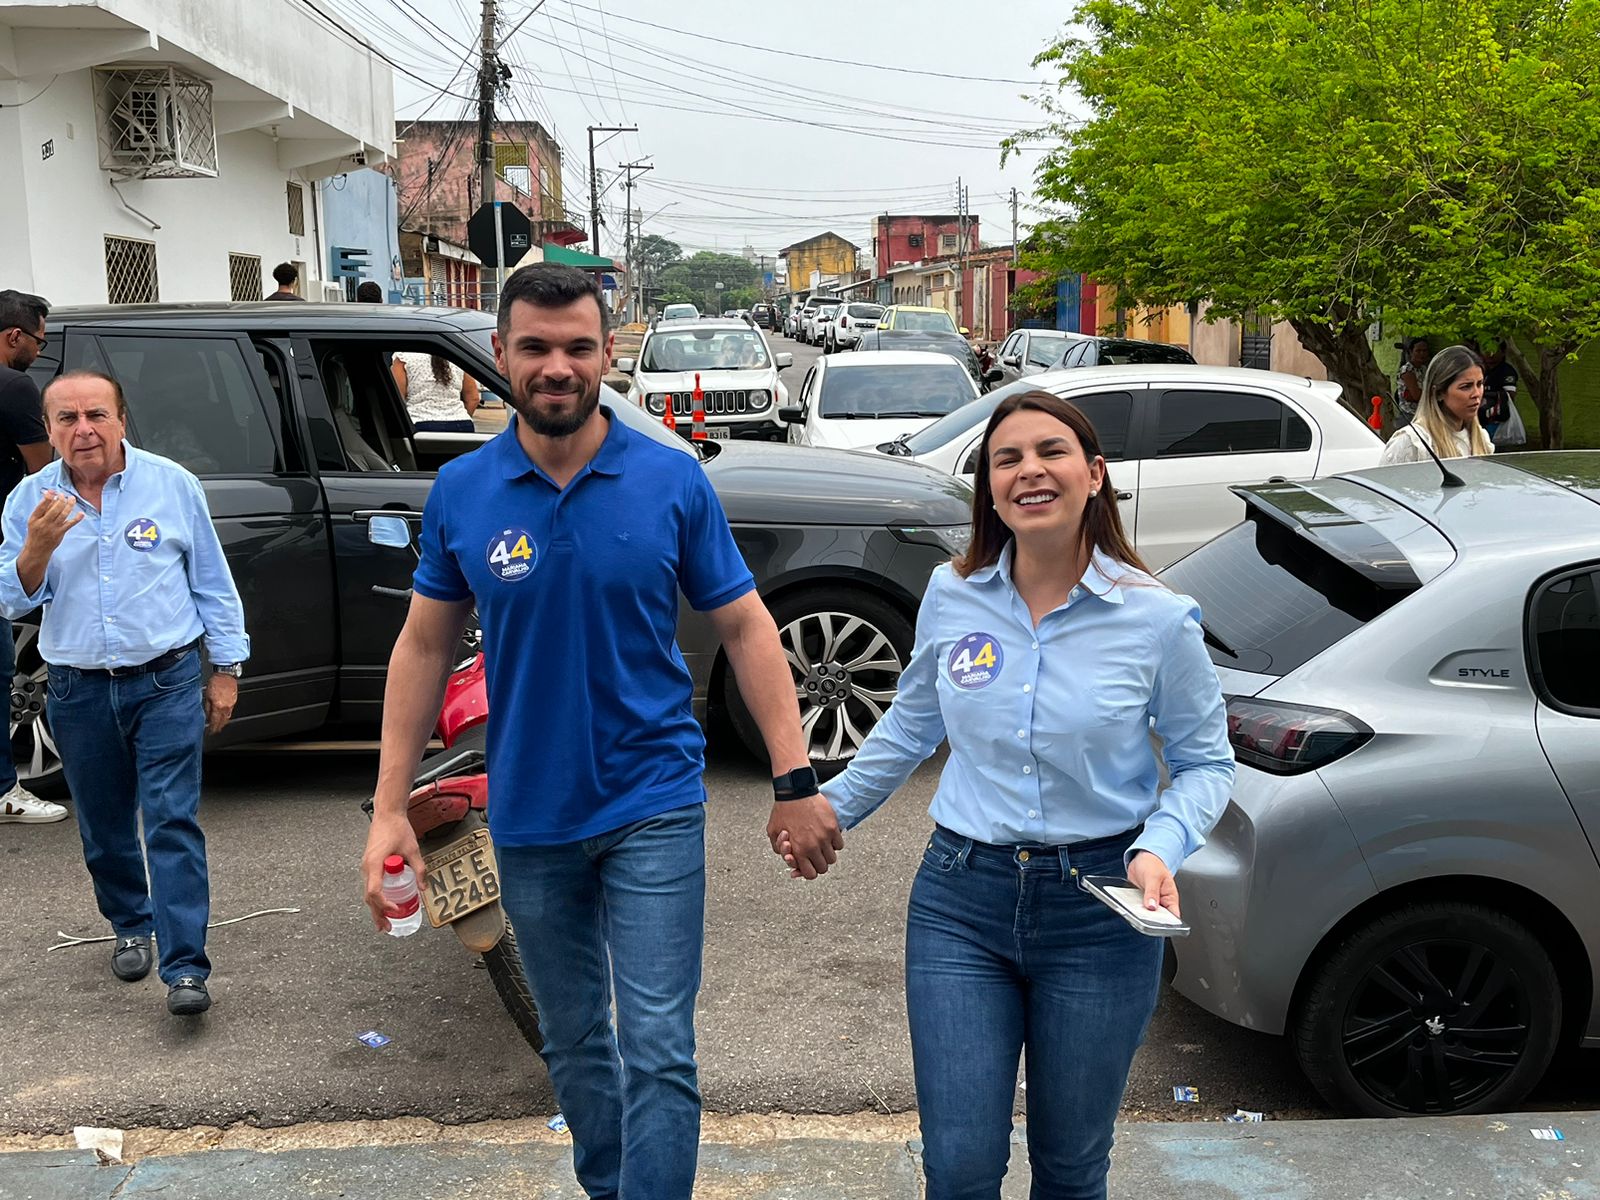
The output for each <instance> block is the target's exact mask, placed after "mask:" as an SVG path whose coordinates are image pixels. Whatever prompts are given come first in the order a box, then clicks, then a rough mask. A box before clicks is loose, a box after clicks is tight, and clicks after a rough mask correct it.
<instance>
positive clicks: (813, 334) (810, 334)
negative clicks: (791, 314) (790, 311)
mask: <svg viewBox="0 0 1600 1200" xmlns="http://www.w3.org/2000/svg"><path fill="white" fill-rule="evenodd" d="M837 311H839V302H838V301H837V300H813V301H812V302H811V305H810V307H808V308H807V310H806V312H805V313H804V315H803V316H802V317H801V318H800V319H801V322H802V324H801V328H800V340H801V341H802V342H807V343H809V344H811V345H813V346H820V345H822V326H823V322H825V321H827V319H828V318H829V317H831V316H833V314H834V313H836V312H837Z"/></svg>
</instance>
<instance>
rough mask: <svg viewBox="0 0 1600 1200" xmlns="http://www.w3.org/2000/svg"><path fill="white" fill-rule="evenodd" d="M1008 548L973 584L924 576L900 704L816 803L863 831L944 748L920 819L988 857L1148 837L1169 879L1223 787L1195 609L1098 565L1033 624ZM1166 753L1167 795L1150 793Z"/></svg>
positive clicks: (1097, 558)
mask: <svg viewBox="0 0 1600 1200" xmlns="http://www.w3.org/2000/svg"><path fill="white" fill-rule="evenodd" d="M1012 549H1013V544H1008V545H1007V546H1006V548H1005V550H1004V551H1003V552H1002V553H1001V556H1000V561H999V562H998V563H996V564H995V565H994V566H991V567H986V568H984V569H983V570H980V571H974V572H973V573H972V574H971V575H970V576H968V577H967V578H966V579H963V578H961V577H960V576H959V575H957V574H956V573H955V572H954V571H953V570H952V569H951V568H950V567H949V566H942V567H940V568H938V569H937V570H936V571H934V573H933V578H932V579H931V580H930V581H929V584H928V590H927V593H926V594H925V595H924V596H923V599H922V608H921V611H920V612H919V613H918V616H917V638H916V646H915V648H914V649H913V651H912V655H911V662H910V664H909V665H908V666H907V667H906V670H905V673H904V674H903V675H901V677H900V689H899V695H898V696H897V697H896V698H895V701H894V704H893V705H892V706H891V707H890V709H889V712H888V714H887V715H886V716H885V717H884V718H883V720H881V721H879V722H878V724H877V726H876V727H875V728H874V729H873V731H872V733H871V734H870V735H868V737H867V740H866V742H865V743H864V744H863V745H862V747H861V750H860V752H859V753H857V754H856V756H855V758H854V759H853V760H851V764H850V768H849V769H848V770H847V771H845V772H844V774H842V775H841V776H839V777H838V778H837V779H835V780H833V781H832V782H830V783H828V784H826V785H824V787H823V789H822V790H823V793H824V794H825V795H826V796H827V798H828V800H829V802H830V803H831V804H832V805H833V808H834V811H835V812H836V813H837V815H838V817H839V822H840V824H841V825H843V826H844V827H845V828H847V829H848V828H850V827H852V826H854V825H857V824H859V823H860V822H861V821H862V820H864V819H865V818H866V817H867V816H868V815H869V814H870V813H871V812H872V811H873V810H874V809H876V808H877V807H878V806H879V805H880V804H882V803H883V802H884V800H886V799H887V798H888V797H889V795H890V794H891V793H893V792H894V791H895V790H896V789H897V788H899V787H900V786H901V785H902V784H904V783H905V781H906V779H907V778H908V777H909V776H910V774H911V772H912V771H914V770H915V769H916V768H917V766H918V765H919V764H920V763H922V762H923V760H924V759H926V758H927V757H928V756H929V755H931V754H932V753H933V752H934V751H935V750H936V749H938V747H939V743H940V742H941V741H943V740H944V739H946V738H948V739H949V742H950V758H949V760H948V762H946V764H945V768H944V774H943V775H942V776H940V779H939V787H938V790H937V791H936V792H935V793H934V796H933V804H932V805H931V807H930V810H929V811H930V814H931V815H932V817H933V819H934V820H935V821H936V822H938V823H939V824H940V825H943V826H944V827H945V828H947V829H950V830H952V831H954V832H955V833H958V834H961V835H963V836H965V837H970V838H974V839H976V840H978V841H980V842H990V843H993V844H997V845H1015V844H1018V843H1030V844H1041V845H1064V844H1067V843H1069V842H1076V841H1082V840H1084V839H1088V838H1102V837H1109V836H1111V835H1113V834H1117V833H1121V832H1123V831H1124V830H1127V829H1130V828H1132V827H1134V826H1136V825H1140V824H1143V826H1144V830H1143V832H1142V833H1140V834H1139V837H1138V839H1137V840H1136V841H1135V842H1134V843H1133V847H1132V849H1130V850H1129V852H1128V856H1129V858H1131V857H1132V855H1133V854H1134V853H1136V852H1137V851H1139V850H1149V851H1151V852H1153V853H1154V854H1156V855H1157V856H1158V857H1159V858H1160V859H1161V861H1162V862H1164V863H1165V864H1166V865H1167V867H1168V869H1169V870H1172V871H1176V870H1177V869H1178V868H1179V867H1180V866H1181V865H1182V863H1183V860H1184V859H1185V858H1186V857H1187V856H1188V855H1190V854H1192V853H1193V852H1194V851H1195V850H1197V849H1199V848H1200V847H1201V846H1202V845H1203V844H1204V843H1205V837H1206V834H1207V833H1209V832H1210V831H1211V828H1212V826H1213V825H1215V824H1216V822H1217V819H1218V818H1219V817H1220V816H1221V815H1222V810H1223V808H1224V806H1225V805H1226V804H1227V801H1228V796H1229V794H1230V793H1231V792H1232V789H1233V771H1234V762H1233V751H1232V749H1231V747H1230V746H1229V744H1228V730H1227V720H1226V717H1225V715H1224V710H1223V703H1222V691H1221V686H1220V685H1219V683H1218V682H1217V674H1216V670H1215V668H1214V667H1213V666H1212V664H1211V659H1210V656H1209V655H1208V654H1207V653H1206V650H1205V646H1204V643H1203V641H1202V637H1201V633H1200V623H1199V622H1200V610H1199V609H1198V608H1197V607H1196V606H1195V603H1194V602H1193V601H1192V600H1190V599H1189V598H1188V597H1187V596H1180V595H1177V594H1176V593H1174V592H1171V591H1169V590H1168V589H1167V588H1165V587H1163V586H1162V585H1161V584H1160V583H1158V582H1157V581H1156V580H1154V579H1152V578H1151V577H1150V576H1148V575H1144V574H1142V573H1141V572H1138V571H1135V570H1133V569H1132V568H1130V567H1126V566H1123V565H1122V564H1120V563H1118V562H1117V561H1116V560H1114V559H1112V558H1110V557H1108V556H1106V555H1104V554H1102V553H1099V552H1097V553H1096V554H1095V555H1094V557H1093V560H1092V561H1091V564H1090V567H1089V569H1088V571H1086V572H1085V573H1084V578H1083V581H1082V582H1081V583H1079V585H1078V586H1077V587H1075V588H1073V590H1072V593H1071V595H1070V596H1069V597H1068V599H1067V602H1066V603H1065V604H1063V605H1062V606H1061V607H1060V608H1058V609H1056V610H1055V611H1053V612H1050V613H1047V614H1045V616H1044V618H1043V620H1041V621H1040V622H1039V625H1038V628H1034V625H1033V619H1032V617H1031V616H1030V614H1029V612H1028V606H1027V604H1026V603H1025V602H1024V601H1023V599H1022V597H1021V596H1020V595H1018V594H1017V590H1016V587H1015V585H1014V584H1013V583H1012V581H1011V556H1012ZM1152 726H1153V727H1154V729H1155V732H1156V733H1157V734H1159V735H1160V737H1161V739H1162V753H1163V755H1164V757H1165V758H1166V762H1167V768H1168V773H1169V774H1170V776H1171V780H1172V783H1171V786H1170V787H1169V788H1167V790H1166V791H1165V792H1163V793H1161V794H1160V795H1159V797H1158V796H1157V788H1158V782H1159V778H1160V770H1159V766H1158V764H1157V762H1156V757H1155V753H1154V751H1153V748H1152V746H1151V742H1150V730H1151V728H1152Z"/></svg>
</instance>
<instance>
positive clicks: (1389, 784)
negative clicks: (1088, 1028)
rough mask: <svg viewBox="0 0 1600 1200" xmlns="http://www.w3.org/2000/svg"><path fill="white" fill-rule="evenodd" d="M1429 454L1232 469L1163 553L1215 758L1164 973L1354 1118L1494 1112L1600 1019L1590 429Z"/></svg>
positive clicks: (1596, 550)
mask: <svg viewBox="0 0 1600 1200" xmlns="http://www.w3.org/2000/svg"><path fill="white" fill-rule="evenodd" d="M1448 466H1449V469H1450V471H1451V472H1452V473H1454V474H1455V475H1456V477H1457V478H1458V479H1459V480H1460V481H1462V486H1459V487H1450V486H1447V481H1446V480H1445V479H1444V478H1443V476H1442V475H1441V471H1440V468H1439V467H1438V466H1436V465H1435V464H1434V463H1431V462H1430V463H1419V464H1411V465H1407V466H1397V467H1386V468H1382V469H1377V470H1368V471H1360V472H1356V473H1354V474H1350V475H1340V476H1336V477H1333V478H1324V479H1317V480H1309V481H1302V482H1299V483H1281V484H1263V485H1259V486H1253V487H1248V488H1243V489H1241V495H1242V499H1243V501H1244V503H1245V506H1246V519H1245V521H1244V522H1243V523H1242V524H1240V525H1238V526H1236V527H1235V528H1233V529H1231V530H1229V531H1228V532H1227V533H1225V534H1223V535H1222V536H1221V537H1219V538H1217V539H1216V540H1215V541H1212V542H1210V543H1209V544H1207V545H1206V546H1203V547H1201V548H1200V549H1199V550H1197V551H1195V552H1194V553H1193V554H1191V555H1189V556H1188V557H1187V558H1184V559H1182V560H1181V561H1179V562H1178V563H1176V564H1174V565H1173V566H1172V567H1170V568H1168V570H1167V571H1166V572H1165V573H1164V575H1163V581H1164V582H1165V583H1166V584H1168V585H1169V586H1170V587H1172V588H1173V589H1175V590H1176V591H1179V592H1182V593H1185V594H1187V595H1190V596H1193V597H1194V598H1195V600H1197V601H1198V602H1199V604H1200V607H1201V610H1202V611H1203V612H1204V614H1205V622H1206V625H1205V628H1206V630H1207V643H1208V645H1209V647H1210V653H1211V658H1212V660H1213V662H1214V663H1215V664H1216V668H1217V674H1218V675H1219V677H1220V678H1221V680H1222V685H1223V691H1224V693H1226V695H1227V698H1228V699H1227V705H1228V729H1229V737H1230V739H1231V741H1232V742H1233V747H1234V752H1235V755H1236V756H1237V758H1238V763H1239V770H1238V777H1237V780H1236V782H1235V785H1234V791H1233V796H1232V800H1231V802H1230V804H1229V805H1228V808H1227V810H1226V811H1225V813H1224V815H1223V817H1222V820H1221V822H1220V823H1219V824H1218V825H1217V827H1216V829H1215V830H1213V832H1212V834H1211V837H1210V840H1209V841H1208V843H1207V844H1206V845H1205V846H1204V847H1203V848H1202V849H1200V850H1199V851H1198V852H1196V853H1195V854H1194V855H1193V856H1192V857H1190V858H1189V860H1188V861H1187V862H1186V863H1185V865H1184V868H1183V870H1182V872H1181V873H1180V875H1179V878H1178V886H1179V889H1180V890H1181V892H1182V895H1183V911H1184V914H1185V916H1188V917H1189V918H1190V920H1191V922H1192V924H1193V933H1192V934H1191V935H1190V936H1189V937H1188V938H1184V939H1181V940H1177V941H1174V942H1173V943H1172V944H1171V951H1172V955H1173V961H1172V962H1171V966H1172V967H1174V968H1175V971H1176V974H1175V975H1174V976H1173V985H1174V986H1175V987H1176V988H1177V990H1178V991H1179V992H1181V993H1182V994H1183V995H1184V996H1186V997H1188V998H1189V999H1190V1000H1192V1001H1194V1003H1196V1004H1198V1005H1200V1006H1201V1007H1202V1008H1204V1009H1206V1010H1207V1011H1209V1012H1212V1013H1214V1014H1216V1015H1217V1016H1220V1017H1222V1018H1223V1019H1225V1020H1228V1021H1232V1022H1234V1023H1235V1024H1238V1025H1243V1026H1246V1027H1247V1028H1250V1029H1253V1030H1257V1031H1261V1032H1265V1033H1271V1034H1285V1035H1287V1036H1288V1037H1289V1038H1290V1039H1291V1042H1292V1045H1293V1047H1294V1050H1295V1053H1296V1055H1297V1056H1298V1058H1299V1061H1300V1065H1301V1066H1302V1068H1303V1069H1304V1070H1305V1073H1306V1076H1307V1077H1308V1078H1309V1079H1310V1080H1311V1082H1312V1083H1313V1084H1314V1085H1315V1086H1316V1088H1317V1090H1318V1091H1319V1092H1320V1093H1321V1094H1322V1095H1323V1096H1324V1098H1326V1099H1327V1101H1328V1102H1329V1103H1330V1104H1332V1105H1334V1106H1335V1107H1337V1108H1339V1109H1341V1110H1343V1111H1345V1112H1349V1113H1352V1114H1356V1115H1360V1116H1369V1117H1372V1116H1395V1115H1404V1114H1421V1113H1428V1114H1440V1113H1481V1112H1516V1111H1519V1107H1518V1106H1519V1103H1520V1102H1521V1100H1522V1099H1523V1097H1524V1096H1526V1095H1527V1093H1528V1091H1529V1090H1530V1089H1531V1088H1532V1087H1534V1086H1535V1085H1536V1084H1537V1083H1538V1082H1539V1080H1540V1078H1541V1077H1542V1076H1543V1075H1544V1073H1545V1070H1546V1068H1547V1066H1548V1065H1549V1064H1550V1062H1551V1060H1552V1056H1553V1055H1554V1054H1555V1053H1557V1052H1558V1051H1562V1050H1568V1051H1570V1050H1573V1049H1576V1048H1577V1047H1579V1046H1589V1047H1594V1046H1597V1045H1600V991H1597V990H1596V987H1595V980H1596V978H1597V976H1600V906H1597V905H1596V904H1595V897H1596V896H1600V870H1597V863H1596V850H1595V847H1597V846H1600V670H1597V669H1596V664H1600V453H1595V452H1587V453H1549V454H1516V455H1506V456H1504V457H1502V456H1499V455H1496V456H1495V457H1494V458H1493V459H1487V458H1485V459H1450V460H1448ZM1533 531H1536V532H1537V536H1530V533H1531V532H1533Z"/></svg>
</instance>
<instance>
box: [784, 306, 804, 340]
mask: <svg viewBox="0 0 1600 1200" xmlns="http://www.w3.org/2000/svg"><path fill="white" fill-rule="evenodd" d="M805 321H806V306H805V304H804V303H802V302H799V301H796V302H795V305H794V307H793V308H791V309H790V310H789V315H788V317H787V318H786V319H785V321H784V332H785V333H787V334H788V335H789V336H790V337H792V338H794V339H795V340H796V341H799V340H800V334H801V332H802V331H803V330H804V329H805Z"/></svg>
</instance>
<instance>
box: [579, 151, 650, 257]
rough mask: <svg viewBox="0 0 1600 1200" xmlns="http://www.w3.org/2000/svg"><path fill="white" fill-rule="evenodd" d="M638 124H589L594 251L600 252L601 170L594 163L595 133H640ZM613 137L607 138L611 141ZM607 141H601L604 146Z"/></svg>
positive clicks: (590, 193)
mask: <svg viewBox="0 0 1600 1200" xmlns="http://www.w3.org/2000/svg"><path fill="white" fill-rule="evenodd" d="M638 132H639V127H638V126H637V125H591V126H589V227H590V232H591V234H592V241H593V242H594V252H595V253H596V254H599V253H600V170H599V168H598V167H596V166H595V165H594V152H595V150H596V146H595V144H594V135H595V134H597V133H609V134H612V135H613V136H614V135H616V134H619V133H638ZM610 140H611V138H607V139H606V142H609V141H610ZM606 142H601V143H600V145H602V146H604V145H605V144H606Z"/></svg>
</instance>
